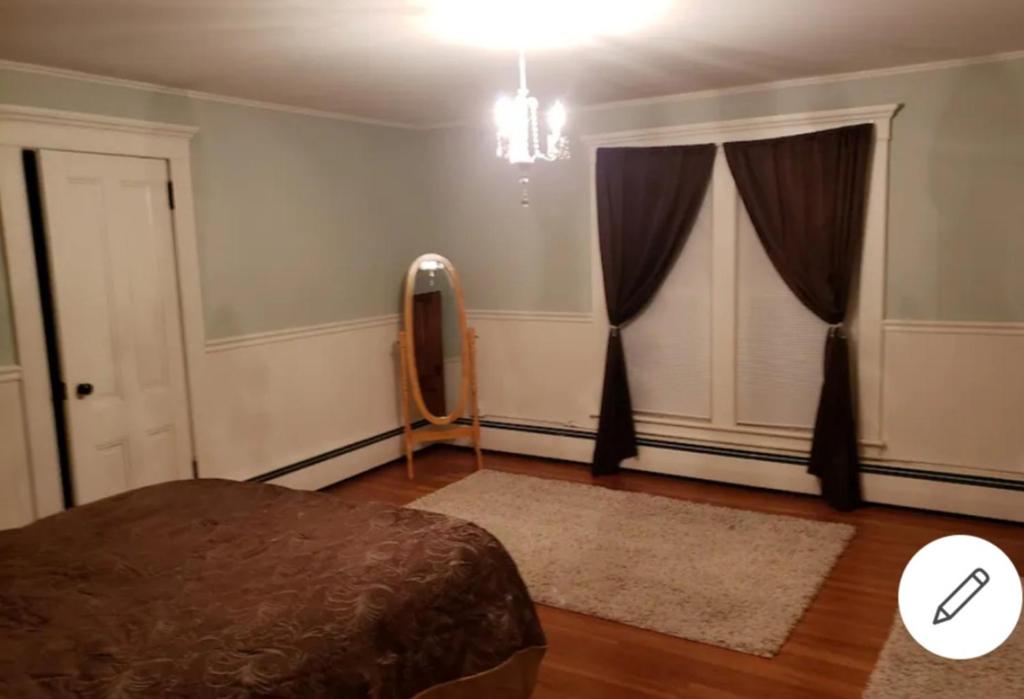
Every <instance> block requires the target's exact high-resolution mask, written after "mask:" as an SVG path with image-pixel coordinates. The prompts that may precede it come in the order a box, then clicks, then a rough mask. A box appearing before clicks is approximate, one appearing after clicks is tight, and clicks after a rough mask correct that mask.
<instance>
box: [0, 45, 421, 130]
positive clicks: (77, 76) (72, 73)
mask: <svg viewBox="0 0 1024 699" xmlns="http://www.w3.org/2000/svg"><path fill="white" fill-rule="evenodd" d="M0 70H10V71H15V72H18V73H30V74H33V75H44V76H46V77H51V78H65V79H70V80H80V81H83V82H90V83H95V84H98V85H107V86H110V87H119V88H123V89H128V90H140V91H143V92H155V93H157V94H161V95H174V96H176V97H184V98H186V99H193V100H203V101H206V102H218V103H220V104H229V105H233V106H236V107H248V108H250V109H264V110H267V111H273V112H284V113H286V114H298V115H300V116H309V117H317V118H319V119H332V120H334V121H345V122H351V123H355V124H366V125H368V126H381V127H386V128H391V129H405V130H410V131H422V130H425V129H426V128H429V127H426V126H423V125H418V124H409V123H405V122H401V121H388V120H386V119H374V118H371V117H363V116H358V115H355V114H345V113H342V112H332V111H328V110H322V109H309V108H307V107H298V106H295V105H290V104H281V103H279V102H264V101H262V100H253V99H247V98H244V97H232V96H231V95H221V94H216V93H213V92H203V91H201V90H187V89H185V88H180V87H168V86H166V85H159V84H157V83H149V82H143V81H141V80H128V79H125V78H113V77H109V76H106V75H97V74H95V73H86V72H83V71H78V70H70V69H68V68H54V67H51V66H41V65H36V64H34V63H20V62H18V61H8V60H4V59H0Z"/></svg>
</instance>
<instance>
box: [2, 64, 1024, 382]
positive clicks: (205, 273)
mask: <svg viewBox="0 0 1024 699" xmlns="http://www.w3.org/2000/svg"><path fill="white" fill-rule="evenodd" d="M891 102H901V103H903V104H904V105H905V106H904V108H903V110H902V112H901V113H900V114H899V115H898V116H897V117H896V120H895V122H894V125H893V143H892V168H891V174H890V178H891V180H890V183H891V187H890V194H891V196H890V207H889V208H890V211H889V260H888V264H889V267H888V290H887V293H888V301H887V305H888V308H887V315H888V317H890V318H917V319H940V320H989V321H1024V274H1022V272H1024V231H1022V224H1021V222H1022V221H1024V196H1021V179H1022V178H1021V175H1022V173H1024V136H1022V134H1024V60H1017V61H1012V62H999V63H988V64H981V65H975V66H969V67H961V68H955V69H948V70H942V71H930V72H919V73H913V74H904V75H898V76H891V77H884V78H871V79H865V80H858V81H843V82H837V83H832V84H826V85H815V86H807V87H794V88H787V89H783V90H765V91H759V92H749V93H742V94H734V95H729V96H723V97H717V98H703V99H683V100H679V101H675V102H667V103H661V104H648V105H634V106H620V107H616V108H614V109H609V110H600V111H583V112H578V113H576V114H574V115H573V122H572V129H573V130H574V132H575V133H577V134H579V133H599V132H606V131H616V130H623V129H636V128H645V127H654V126H665V125H670V124H681V123H694V122H703V121H712V120H719V119H734V118H742V117H750V116H762V115H768V114H784V113H790V112H798V111H813V110H821V109H838V108H843V107H851V106H860V105H872V104H883V103H891ZM0 103H9V104H23V105H30V106H37V107H48V108H55V109H66V110H72V111H82V112H92V113H97V114H108V115H113V116H124V117H132V118H138V119H148V120H154V121H167V122H176V123H183V124H193V125H196V126H198V127H199V134H198V135H197V137H196V139H195V142H194V145H193V157H194V163H193V169H194V172H193V176H194V182H195V186H196V199H197V201H196V208H197V211H196V213H197V223H198V235H199V246H200V258H201V259H200V263H201V266H202V270H201V272H202V285H203V289H202V291H203V300H204V313H205V316H206V327H207V333H208V335H209V337H210V338H220V337H228V336H232V335H238V334H246V333H254V332H261V331H266V330H275V329H280V328H288V327H296V326H302V325H309V324H313V323H323V322H330V321H335V320H346V319H350V318H358V317H365V316H371V315H378V314H385V313H392V312H394V311H395V310H396V308H397V304H398V299H399V293H400V282H401V277H402V274H403V272H404V270H405V267H406V265H408V263H409V262H410V261H411V260H412V259H413V258H414V257H415V256H416V255H417V254H419V253H421V252H427V251H434V252H440V253H442V254H446V255H448V256H449V257H450V258H451V259H452V260H453V262H454V263H455V264H456V266H457V267H458V268H459V271H460V273H461V274H462V276H463V281H464V284H465V287H466V294H467V302H468V304H469V306H470V307H472V308H496V309H514V310H561V311H581V310H587V309H589V306H590V271H589V269H590V260H589V255H590V252H589V242H588V237H589V227H590V211H589V206H590V204H589V199H588V198H589V187H588V181H587V177H588V175H587V172H588V168H587V162H586V153H585V152H584V151H583V149H582V147H581V146H580V144H579V143H574V147H575V150H576V153H575V157H574V158H573V159H572V160H570V161H567V162H560V163H553V164H542V165H539V166H537V167H536V168H535V169H534V173H533V183H532V185H531V196H532V198H533V205H532V206H531V207H530V208H528V209H523V208H522V207H520V206H519V192H518V184H517V183H516V176H517V174H516V172H515V171H514V169H513V168H510V167H508V166H506V165H505V164H503V163H501V162H500V161H498V160H497V159H496V158H495V157H494V152H493V142H492V135H491V133H490V130H489V128H486V125H483V124H482V125H481V128H479V129H468V128H455V129H446V130H441V131H434V132H416V131H408V130H402V129H393V128H387V127H380V126H370V125H363V124H357V123H352V122H344V121H338V120H330V119H321V118H317V117H308V116H301V115H295V114H290V113H284V112H279V111H270V110H263V109H255V108H248V107H240V106H233V105H228V104H224V103H220V102H212V101H205V100H194V99H188V98H185V97H182V96H178V95H170V94H163V93H156V92H148V91H143V90H135V89H126V88H120V87H114V86H110V85H104V84H99V83H95V82H85V81H80V80H71V79H66V78H56V77H49V76H42V75H35V74H28V73H22V72H17V71H10V70H0ZM6 297H7V289H6V279H5V274H4V268H3V266H2V265H0V365H3V364H10V363H12V362H13V361H14V350H13V343H12V341H11V324H10V321H9V308H8V300H7V298H6Z"/></svg>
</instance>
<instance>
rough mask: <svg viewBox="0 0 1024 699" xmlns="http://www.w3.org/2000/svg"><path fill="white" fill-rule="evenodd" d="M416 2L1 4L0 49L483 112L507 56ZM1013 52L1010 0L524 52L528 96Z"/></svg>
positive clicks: (780, 11)
mask: <svg viewBox="0 0 1024 699" xmlns="http://www.w3.org/2000/svg"><path fill="white" fill-rule="evenodd" d="M552 1H554V0H552ZM424 4H425V0H419V1H417V0H0V59H7V60H13V61H20V62H27V63H34V64H39V65H45V66H52V67H57V68H67V69H73V70H78V71H85V72H89V73H96V74H100V75H105V76H112V77H118V78H127V79H132V80H140V81H146V82H152V83H158V84H160V85H165V86H169V87H178V88H186V89H191V90H199V91H204V92H212V93H217V94H221V95H228V96H233V97H242V98H247V99H254V100H262V101H267V102H277V103H281V104H287V105H294V106H299V107H305V108H310V109H318V110H327V111H332V112H341V113H346V114H351V115H357V116H363V117H368V118H375V119H381V120H389V121H397V122H403V123H409V124H418V125H430V124H436V123H443V122H448V121H453V120H472V119H482V120H483V119H488V118H489V112H490V106H491V104H492V103H493V100H494V98H495V96H496V95H497V93H498V92H500V91H502V90H505V91H511V90H512V89H514V87H515V81H516V73H515V70H516V68H515V63H516V62H515V55H514V54H513V53H512V52H510V51H508V50H494V49H487V48H481V47H473V46H467V45H462V44H453V43H450V42H446V41H444V40H442V39H439V38H437V36H436V35H434V34H431V33H430V32H428V31H427V30H426V29H425V22H424ZM495 21H500V18H495ZM1019 49H1024V2H1022V1H1021V0H842V1H840V0H675V2H671V3H670V7H669V8H668V9H667V10H666V11H665V13H664V14H663V15H661V17H660V19H659V20H658V21H656V22H654V23H653V24H651V25H649V26H647V27H646V28H643V29H639V30H637V31H635V32H632V33H630V34H628V35H620V36H615V37H606V38H603V39H598V40H595V41H592V42H590V43H589V44H585V45H580V46H576V47H573V48H564V49H549V50H544V51H536V52H533V53H531V54H528V60H529V70H530V86H531V88H532V90H533V92H534V93H535V94H538V95H539V96H540V97H541V99H542V100H546V99H550V98H553V97H564V98H566V99H567V100H568V102H569V104H570V106H572V105H583V104H594V103H600V102H608V101H617V100H624V99H633V98H641V97H652V96H657V95H665V94H673V93H678V92H689V91H693V90H703V89H710V88H721V87H730V86H736V85H747V84H752V83H759V82H766V81H773V80H782V79H787V78H797V77H806V76H816V75H827V74H830V73H839V72H848V71H859V70H866V69H872V68H882V67H890V66H898V65H909V64H915V63H923V62H930V61H937V60H945V59H954V58H964V57H970V56H979V55H987V54H994V53H1001V52H1007V51H1015V50H1019ZM0 97H2V96H0Z"/></svg>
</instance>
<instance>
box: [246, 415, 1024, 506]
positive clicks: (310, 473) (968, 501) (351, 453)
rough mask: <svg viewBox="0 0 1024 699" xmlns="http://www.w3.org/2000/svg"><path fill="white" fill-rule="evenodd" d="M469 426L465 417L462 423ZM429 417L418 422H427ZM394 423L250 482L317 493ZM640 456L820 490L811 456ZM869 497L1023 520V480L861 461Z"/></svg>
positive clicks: (361, 465)
mask: <svg viewBox="0 0 1024 699" xmlns="http://www.w3.org/2000/svg"><path fill="white" fill-rule="evenodd" d="M459 422H460V423H463V424H467V423H468V422H469V421H468V420H466V419H461V420H459ZM425 424H426V422H425V421H419V422H417V423H416V424H415V425H414V427H416V428H418V427H422V426H423V425H425ZM480 426H481V440H482V442H483V446H484V447H485V448H486V449H489V450H494V451H503V452H509V453H513V454H526V455H530V456H539V457H544V458H554V459H562V460H565V461H576V462H580V463H588V462H589V461H590V458H591V456H592V454H593V448H594V447H593V441H594V439H595V437H596V433H595V432H594V431H593V430H588V429H582V428H573V427H553V426H541V425H529V424H523V423H512V422H501V421H497V420H481V421H480ZM401 436H402V428H401V427H396V428H394V429H392V430H387V431H385V432H381V433H379V434H376V435H373V436H370V437H367V438H365V439H361V440H358V441H356V442H352V443H350V444H346V445H344V446H341V447H338V448H336V449H332V450H330V451H327V452H324V453H322V454H318V455H316V456H312V457H309V458H307V459H303V460H301V461H297V462H295V463H292V464H288V465H286V466H282V467H280V468H276V469H273V470H271V471H267V472H266V473H263V474H261V475H259V476H256V477H254V478H250V479H249V480H251V481H259V482H264V483H275V484H277V485H284V486H288V487H290V488H299V489H305V490H317V489H321V488H325V487H327V486H328V485H332V484H334V483H337V482H340V481H343V480H345V479H347V478H351V477H352V476H355V475H358V474H360V473H363V472H365V471H369V470H371V469H374V468H377V467H378V466H381V465H383V464H386V463H388V462H390V461H393V460H395V459H397V458H399V457H400V456H401V455H402V439H401ZM637 442H638V444H639V447H640V458H639V459H638V460H636V461H631V462H627V464H626V466H625V468H626V469H627V470H636V471H647V472H651V473H661V474H666V475H672V476H682V477H685V478H697V479H700V480H707V481H714V482H719V483H730V484H733V485H745V486H753V487H757V488H766V489H770V490H780V491H785V492H796V493H807V494H818V493H819V489H818V482H817V479H816V478H815V477H814V476H811V475H810V474H808V473H807V457H806V456H801V455H796V454H780V453H772V452H762V451H751V450H744V449H736V448H732V447H717V446H713V445H707V444H694V443H690V442H683V441H675V440H667V439H654V438H650V437H640V438H639V439H638V440H637ZM861 473H862V474H863V476H862V484H863V489H864V498H865V500H866V501H868V502H871V503H878V504H885V505H898V506H902V507H913V508H917V509H923V510H932V511H938V512H950V513H954V514H964V515H971V516H975V517H986V518H989V519H1002V520H1009V521H1014V522H1024V481H1021V480H1014V479H1009V478H993V477H989V476H974V475H966V474H962V473H950V472H942V471H935V470H930V469H924V468H909V467H904V466H892V465H886V464H877V463H864V464H862V465H861Z"/></svg>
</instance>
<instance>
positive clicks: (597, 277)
mask: <svg viewBox="0 0 1024 699" xmlns="http://www.w3.org/2000/svg"><path fill="white" fill-rule="evenodd" d="M900 106H901V105H899V104H885V105H875V106H867V107H854V108H848V109H837V110H829V111H818V112H803V113H795V114H784V115H773V116H766V117H754V118H748V119H735V120H728V121H714V122H702V123H697V124H682V125H676V126H668V127H657V128H650V129H637V130H629V131H616V132H609V133H595V134H587V135H584V136H583V137H582V141H583V143H584V145H585V147H586V149H587V151H588V154H589V164H590V187H589V189H590V201H591V216H590V219H591V235H590V243H591V244H590V249H591V307H592V308H593V311H594V314H593V324H594V326H595V328H594V329H595V338H597V337H598V336H600V338H601V340H600V341H601V342H602V343H603V341H604V337H605V336H606V335H607V332H608V329H609V325H608V315H607V309H606V307H605V301H604V280H603V276H602V271H601V258H600V252H599V247H598V235H597V200H596V192H595V186H594V183H595V164H596V159H597V149H598V148H608V147H644V146H670V145H693V144H698V143H715V144H717V145H718V146H721V144H722V143H725V142H729V141H744V140H755V139H765V138H778V137H782V136H795V135H798V134H803V133H809V132H812V131H821V130H825V129H832V128H840V127H843V126H852V125H854V124H864V123H870V124H873V125H874V126H875V130H874V147H873V152H872V156H871V174H870V180H869V188H868V197H867V202H866V209H865V225H864V242H863V248H862V253H861V264H860V268H859V270H858V271H857V274H856V276H855V283H856V288H855V293H854V295H853V296H852V298H851V302H850V304H851V305H850V309H849V313H848V322H847V329H848V333H849V335H850V342H851V346H852V349H853V351H854V353H855V357H856V366H855V373H854V376H855V380H856V382H857V391H856V400H857V412H858V428H859V433H860V444H861V447H862V450H863V452H864V453H865V455H867V456H874V455H878V454H880V453H881V451H882V450H883V449H884V447H885V439H884V426H883V424H882V368H883V367H882V365H883V361H884V354H883V334H882V333H883V322H884V318H885V256H886V238H887V224H888V191H889V151H890V147H889V144H890V141H891V138H892V118H893V116H894V115H895V114H896V112H897V111H898V110H899V108H900ZM708 196H710V197H712V200H711V206H712V211H711V214H712V252H711V257H712V263H711V264H712V281H711V288H712V298H711V308H712V311H711V315H712V333H711V378H710V381H711V419H710V420H697V419H694V418H689V417H686V416H683V415H673V414H661V413H650V412H645V411H642V410H641V411H636V412H635V413H634V418H635V420H636V424H637V431H638V433H640V434H643V435H645V436H651V437H660V438H668V439H677V440H687V441H696V442H707V443H713V444H725V445H732V446H737V447H744V448H751V447H753V448H760V449H767V450H773V451H779V452H806V451H807V450H808V449H809V448H810V442H811V430H809V429H804V428H799V427H794V428H786V427H771V426H767V425H757V424H749V423H740V422H739V421H738V420H737V415H736V408H737V373H738V372H737V365H736V360H737V334H738V327H737V323H738V320H737V266H738V245H737V241H738V233H739V228H738V214H739V212H740V208H739V207H741V206H742V202H741V200H740V197H739V192H738V191H737V189H736V184H735V182H734V181H733V179H732V174H731V173H730V172H729V167H728V164H727V163H726V161H725V153H724V151H723V149H722V148H721V147H719V148H718V150H717V153H716V156H715V165H714V171H713V174H712V182H711V187H710V188H709V194H708ZM598 383H599V382H598ZM598 390H600V389H599V388H598ZM593 405H595V406H597V405H600V396H599V395H598V396H595V399H594V403H593ZM591 417H592V418H593V419H594V420H595V424H596V419H597V415H596V414H592V415H591Z"/></svg>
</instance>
